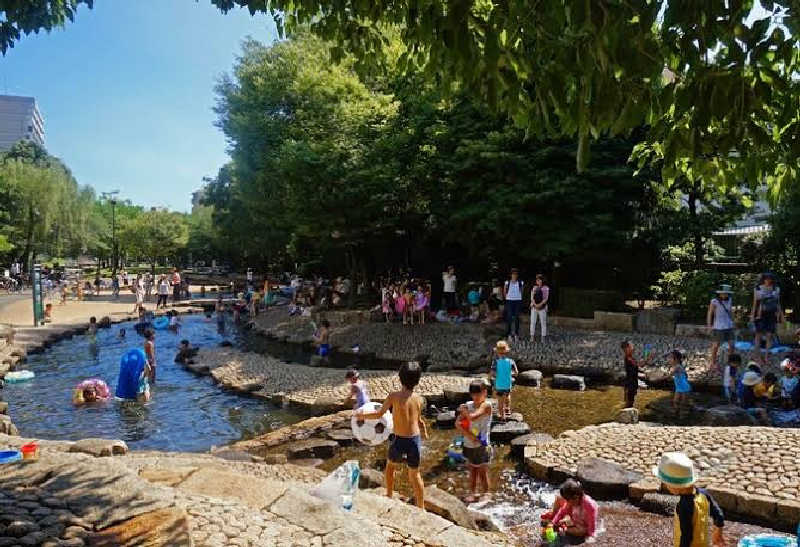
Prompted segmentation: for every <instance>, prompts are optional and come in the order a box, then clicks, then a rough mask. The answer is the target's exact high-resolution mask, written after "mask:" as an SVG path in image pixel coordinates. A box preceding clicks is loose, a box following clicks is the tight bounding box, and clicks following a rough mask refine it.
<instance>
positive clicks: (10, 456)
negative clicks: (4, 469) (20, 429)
mask: <svg viewBox="0 0 800 547" xmlns="http://www.w3.org/2000/svg"><path fill="white" fill-rule="evenodd" d="M21 459H22V452H20V451H19V450H3V451H1V452H0V463H14V462H18V461H20V460H21Z"/></svg>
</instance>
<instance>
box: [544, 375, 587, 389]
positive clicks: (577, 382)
mask: <svg viewBox="0 0 800 547" xmlns="http://www.w3.org/2000/svg"><path fill="white" fill-rule="evenodd" d="M552 385H553V389H571V390H573V391H585V390H586V381H585V380H584V379H583V376H571V375H568V374H555V375H554V376H553V384H552Z"/></svg>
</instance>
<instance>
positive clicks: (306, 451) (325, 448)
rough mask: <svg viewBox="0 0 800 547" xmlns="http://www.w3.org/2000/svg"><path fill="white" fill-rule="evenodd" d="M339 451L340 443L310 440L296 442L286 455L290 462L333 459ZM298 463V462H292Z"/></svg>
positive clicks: (289, 446)
mask: <svg viewBox="0 0 800 547" xmlns="http://www.w3.org/2000/svg"><path fill="white" fill-rule="evenodd" d="M338 450H339V443H337V442H336V441H332V440H330V439H308V440H306V441H296V442H293V443H291V444H289V445H288V446H287V447H286V455H287V456H288V457H289V459H290V460H302V459H307V458H322V459H325V460H327V459H328V458H332V457H333V456H334V455H335V454H336V452H337V451H338ZM292 463H296V462H294V461H293V462H292Z"/></svg>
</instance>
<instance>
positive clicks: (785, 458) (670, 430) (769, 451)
mask: <svg viewBox="0 0 800 547" xmlns="http://www.w3.org/2000/svg"><path fill="white" fill-rule="evenodd" d="M798 443H800V430H797V429H776V428H765V427H663V426H657V425H654V424H638V425H623V424H604V425H599V426H590V427H586V428H583V429H580V430H577V431H572V430H570V431H566V432H564V433H562V434H561V436H560V437H559V438H558V439H555V440H550V441H548V440H547V439H543V440H542V441H536V440H532V441H531V442H530V443H529V444H528V445H527V446H526V447H525V448H524V457H525V464H526V468H527V469H528V472H529V473H530V474H532V475H533V476H535V477H537V478H539V479H541V480H548V481H551V482H559V481H562V480H564V479H565V478H566V477H567V476H578V477H579V478H584V480H586V479H585V477H581V475H582V473H583V471H582V468H584V469H586V468H591V467H595V468H596V467H597V466H598V464H597V461H596V460H594V459H600V460H602V461H604V462H609V463H610V467H608V469H609V470H608V471H606V473H607V474H609V475H613V477H612V478H609V479H606V480H603V481H598V482H601V483H602V482H604V483H605V486H606V487H608V486H609V484H616V485H619V484H620V483H621V484H622V485H625V486H627V487H628V488H627V492H628V494H629V495H630V497H631V499H632V500H634V501H637V502H638V501H640V500H641V499H642V498H643V497H644V496H645V495H648V494H656V493H658V491H659V485H658V483H657V482H656V481H655V479H654V478H653V476H652V473H651V471H652V467H653V466H654V465H656V464H657V462H658V460H659V458H660V456H661V454H662V453H663V452H669V451H684V452H686V453H687V454H688V455H689V456H690V457H692V458H693V460H694V461H695V465H696V467H697V471H698V474H699V477H700V478H699V481H698V484H700V485H701V486H706V487H708V489H709V491H710V492H711V493H712V494H713V495H714V496H715V497H716V499H717V501H718V502H719V503H720V505H721V506H722V508H723V509H724V510H725V511H727V512H729V513H731V514H733V515H740V516H744V517H747V518H751V519H755V520H758V521H760V522H763V523H766V524H770V525H777V526H779V527H784V528H787V529H790V528H792V527H796V526H797V522H798V521H800V462H798V460H797V446H798ZM620 477H621V478H620ZM590 490H591V488H590Z"/></svg>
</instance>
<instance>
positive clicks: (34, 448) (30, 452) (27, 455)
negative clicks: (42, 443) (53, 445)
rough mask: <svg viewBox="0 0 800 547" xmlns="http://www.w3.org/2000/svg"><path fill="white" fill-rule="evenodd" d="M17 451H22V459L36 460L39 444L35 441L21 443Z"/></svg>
mask: <svg viewBox="0 0 800 547" xmlns="http://www.w3.org/2000/svg"><path fill="white" fill-rule="evenodd" d="M19 451H20V452H22V459H23V460H37V459H39V445H38V444H37V443H28V444H23V445H22V446H21V447H20V448H19Z"/></svg>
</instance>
